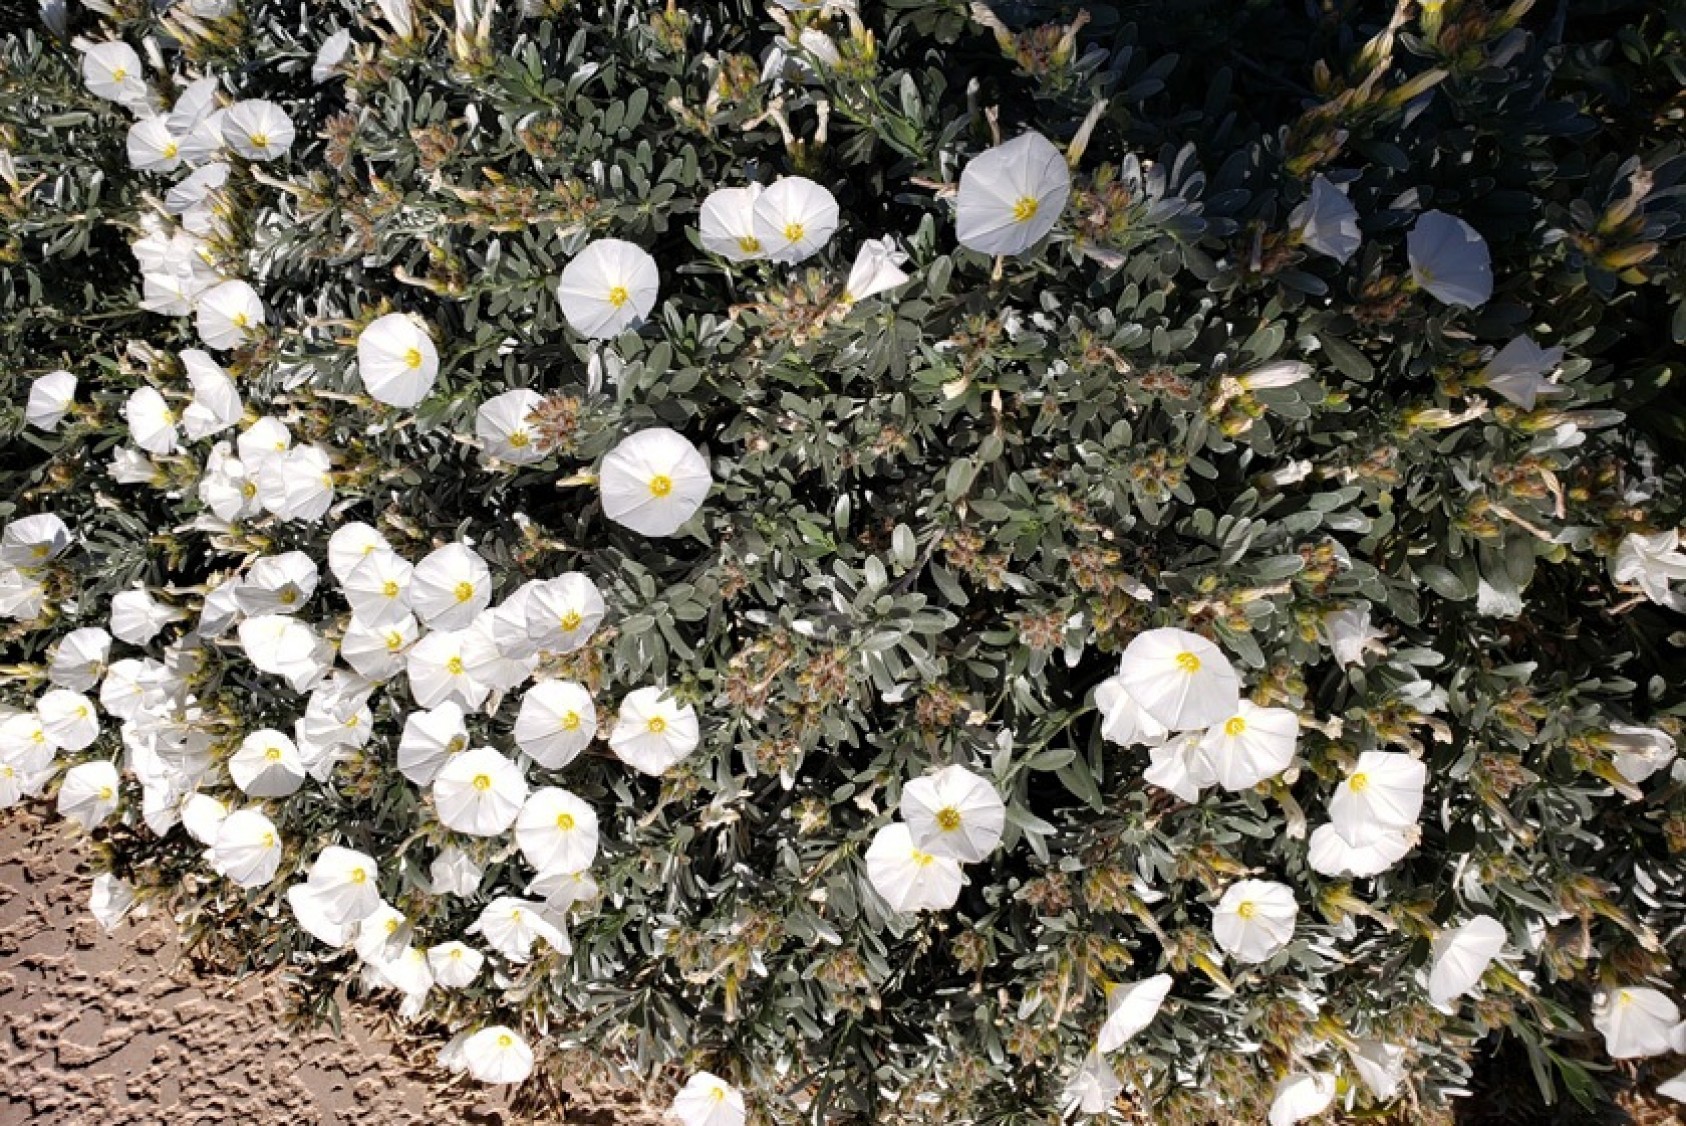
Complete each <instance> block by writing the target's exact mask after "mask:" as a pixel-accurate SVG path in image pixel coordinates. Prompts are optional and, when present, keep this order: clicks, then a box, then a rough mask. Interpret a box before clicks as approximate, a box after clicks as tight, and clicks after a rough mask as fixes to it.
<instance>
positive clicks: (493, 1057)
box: [462, 1024, 533, 1083]
mask: <svg viewBox="0 0 1686 1126" xmlns="http://www.w3.org/2000/svg"><path fill="white" fill-rule="evenodd" d="M462 1059H463V1065H464V1067H466V1068H467V1070H468V1073H469V1075H471V1076H473V1077H474V1078H475V1079H477V1080H479V1081H480V1082H482V1083H519V1082H521V1081H522V1080H524V1079H526V1078H527V1076H529V1075H531V1074H532V1073H533V1049H532V1048H530V1047H528V1046H527V1041H526V1040H524V1039H522V1038H521V1034H520V1033H519V1032H516V1031H515V1030H514V1029H513V1028H505V1027H504V1026H503V1025H501V1024H494V1025H491V1026H490V1027H487V1028H482V1029H481V1030H480V1031H479V1032H476V1033H475V1034H474V1035H472V1036H470V1037H469V1038H468V1039H467V1040H464V1041H463V1043H462Z"/></svg>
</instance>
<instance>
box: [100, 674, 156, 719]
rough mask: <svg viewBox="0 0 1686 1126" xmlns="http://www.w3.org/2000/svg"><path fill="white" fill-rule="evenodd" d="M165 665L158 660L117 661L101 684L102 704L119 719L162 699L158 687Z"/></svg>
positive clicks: (136, 712)
mask: <svg viewBox="0 0 1686 1126" xmlns="http://www.w3.org/2000/svg"><path fill="white" fill-rule="evenodd" d="M162 672H163V666H161V665H160V664H159V663H158V662H157V661H151V660H147V661H136V660H123V661H115V662H113V663H112V665H111V667H110V668H109V669H107V670H106V673H105V683H103V684H101V685H100V707H102V708H104V709H105V710H106V711H107V712H109V713H110V714H112V715H114V716H116V717H117V718H118V719H134V718H136V717H137V716H138V715H139V714H140V712H141V710H142V709H143V708H147V707H151V706H153V705H156V704H158V703H160V702H161V701H162V693H161V692H159V691H158V690H157V685H158V680H159V676H160V674H161V673H162Z"/></svg>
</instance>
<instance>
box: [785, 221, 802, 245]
mask: <svg viewBox="0 0 1686 1126" xmlns="http://www.w3.org/2000/svg"><path fill="white" fill-rule="evenodd" d="M807 233H808V228H806V227H804V226H803V225H802V224H801V223H786V224H785V225H784V240H785V241H786V242H801V241H802V236H803V235H805V234H807Z"/></svg>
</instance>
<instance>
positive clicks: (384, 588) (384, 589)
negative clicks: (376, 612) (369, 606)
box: [381, 579, 398, 598]
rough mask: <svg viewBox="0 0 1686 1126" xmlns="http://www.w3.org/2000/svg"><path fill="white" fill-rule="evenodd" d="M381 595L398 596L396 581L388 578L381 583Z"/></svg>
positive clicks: (385, 596)
mask: <svg viewBox="0 0 1686 1126" xmlns="http://www.w3.org/2000/svg"><path fill="white" fill-rule="evenodd" d="M381 596H382V597H384V598H397V597H398V583H397V580H395V579H388V580H386V581H385V582H384V583H382V584H381Z"/></svg>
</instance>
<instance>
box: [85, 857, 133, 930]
mask: <svg viewBox="0 0 1686 1126" xmlns="http://www.w3.org/2000/svg"><path fill="white" fill-rule="evenodd" d="M134 905H135V888H134V885H133V884H131V883H129V881H128V880H125V879H123V878H122V877H120V876H114V875H112V874H111V873H110V872H101V873H100V874H99V875H97V876H95V877H94V886H93V888H92V889H91V890H90V892H89V894H88V910H89V911H90V912H91V913H92V914H93V916H94V920H95V921H96V922H98V923H99V925H100V929H101V930H103V931H105V933H106V934H110V933H111V932H112V931H114V930H116V929H117V924H118V923H120V922H122V921H123V916H125V915H127V914H128V913H129V909H130V908H132V907H133V906H134Z"/></svg>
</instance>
